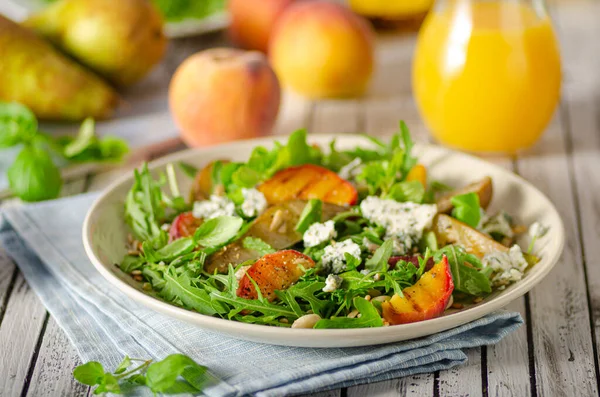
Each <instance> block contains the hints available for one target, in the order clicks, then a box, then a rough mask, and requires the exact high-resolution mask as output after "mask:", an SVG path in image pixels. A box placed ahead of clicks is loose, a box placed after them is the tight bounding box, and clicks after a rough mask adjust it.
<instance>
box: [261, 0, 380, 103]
mask: <svg viewBox="0 0 600 397" xmlns="http://www.w3.org/2000/svg"><path fill="white" fill-rule="evenodd" d="M373 41H374V33H373V29H372V28H371V25H369V23H368V22H367V21H366V20H365V19H364V18H362V17H360V16H358V15H356V14H353V13H352V12H351V11H350V10H349V9H348V8H346V7H345V6H343V5H341V4H336V3H330V2H326V1H307V2H299V3H295V4H293V5H291V6H290V7H288V8H287V9H286V11H285V12H284V13H283V15H282V16H281V18H279V20H278V21H277V23H276V25H275V28H274V30H273V33H272V35H271V41H270V43H269V59H270V60H271V64H272V65H273V69H275V72H276V73H277V76H278V77H279V80H280V81H281V83H282V85H284V86H286V87H290V88H291V89H292V90H294V91H297V92H298V93H300V94H303V95H305V96H307V97H310V98H328V97H352V96H357V95H361V94H362V93H364V91H365V90H366V88H367V85H368V83H369V81H370V79H371V74H372V71H373Z"/></svg>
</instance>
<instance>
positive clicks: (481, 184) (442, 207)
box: [436, 176, 494, 214]
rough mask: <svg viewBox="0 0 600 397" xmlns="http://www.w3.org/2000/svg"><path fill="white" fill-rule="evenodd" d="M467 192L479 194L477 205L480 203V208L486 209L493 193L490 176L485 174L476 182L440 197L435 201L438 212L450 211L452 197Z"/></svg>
mask: <svg viewBox="0 0 600 397" xmlns="http://www.w3.org/2000/svg"><path fill="white" fill-rule="evenodd" d="M467 193H477V195H478V196H479V205H481V208H483V209H486V208H487V207H488V205H490V201H492V194H493V193H494V188H493V185H492V178H490V177H489V176H486V177H485V178H483V179H482V180H480V181H478V182H474V183H471V184H470V185H467V186H465V187H462V188H460V189H456V190H454V191H452V192H450V193H448V194H446V195H444V196H442V197H440V198H439V199H438V200H437V201H436V204H437V207H438V212H439V213H440V214H446V213H449V212H450V211H452V208H454V206H453V205H452V202H451V200H452V197H454V196H459V195H461V194H467Z"/></svg>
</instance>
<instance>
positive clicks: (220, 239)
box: [194, 215, 244, 248]
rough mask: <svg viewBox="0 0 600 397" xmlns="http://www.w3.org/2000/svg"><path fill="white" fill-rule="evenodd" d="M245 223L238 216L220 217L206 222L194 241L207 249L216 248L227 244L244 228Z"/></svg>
mask: <svg viewBox="0 0 600 397" xmlns="http://www.w3.org/2000/svg"><path fill="white" fill-rule="evenodd" d="M243 223H244V221H243V220H242V218H238V217H236V216H227V215H225V216H218V217H216V218H212V219H209V220H208V221H206V222H204V223H203V224H202V225H200V227H199V228H198V229H197V230H196V233H195V234H194V240H196V242H198V243H199V244H200V245H202V246H204V247H207V248H214V247H218V246H220V245H223V244H225V243H227V242H228V241H229V240H231V239H232V238H233V237H235V236H236V234H237V232H238V231H239V230H240V228H241V227H242V224H243Z"/></svg>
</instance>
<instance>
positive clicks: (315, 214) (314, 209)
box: [295, 199, 323, 234]
mask: <svg viewBox="0 0 600 397" xmlns="http://www.w3.org/2000/svg"><path fill="white" fill-rule="evenodd" d="M322 209H323V202H322V201H321V200H319V199H310V200H309V201H308V202H307V203H306V205H305V206H304V209H303V210H302V213H301V214H300V218H299V219H298V223H297V224H296V228H295V229H296V231H297V232H298V233H302V234H304V232H305V231H306V230H307V229H308V228H309V226H310V225H312V224H313V223H316V222H320V221H321V213H322Z"/></svg>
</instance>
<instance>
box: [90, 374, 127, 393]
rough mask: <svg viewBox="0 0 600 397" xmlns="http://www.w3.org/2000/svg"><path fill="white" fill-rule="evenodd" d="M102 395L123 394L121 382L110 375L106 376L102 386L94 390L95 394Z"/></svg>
mask: <svg viewBox="0 0 600 397" xmlns="http://www.w3.org/2000/svg"><path fill="white" fill-rule="evenodd" d="M101 393H113V394H121V387H120V386H119V381H118V380H117V378H116V377H115V376H114V375H113V374H110V373H108V372H107V373H105V374H104V379H102V382H101V383H100V385H99V386H98V387H97V388H96V389H95V390H94V394H101Z"/></svg>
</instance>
